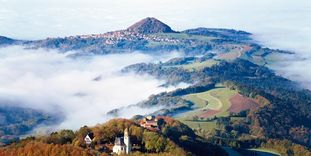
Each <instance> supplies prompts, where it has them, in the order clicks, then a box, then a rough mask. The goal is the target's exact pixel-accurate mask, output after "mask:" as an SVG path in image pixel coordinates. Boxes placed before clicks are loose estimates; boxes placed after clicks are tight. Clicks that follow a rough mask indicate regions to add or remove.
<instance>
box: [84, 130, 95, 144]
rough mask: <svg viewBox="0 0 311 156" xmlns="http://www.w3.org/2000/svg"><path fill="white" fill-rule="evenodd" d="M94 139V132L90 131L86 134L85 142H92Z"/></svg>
mask: <svg viewBox="0 0 311 156" xmlns="http://www.w3.org/2000/svg"><path fill="white" fill-rule="evenodd" d="M93 139H94V134H93V133H88V134H87V135H86V136H85V138H84V141H85V144H86V145H90V144H92V141H93Z"/></svg>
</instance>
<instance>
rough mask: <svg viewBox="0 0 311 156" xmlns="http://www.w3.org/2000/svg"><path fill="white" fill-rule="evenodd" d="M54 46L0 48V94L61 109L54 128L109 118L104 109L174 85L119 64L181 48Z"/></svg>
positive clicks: (36, 105)
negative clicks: (80, 53)
mask: <svg viewBox="0 0 311 156" xmlns="http://www.w3.org/2000/svg"><path fill="white" fill-rule="evenodd" d="M72 53H75V52H69V53H65V54H64V53H59V52H57V51H54V50H50V51H46V50H43V49H39V50H24V49H23V48H22V47H18V46H14V47H8V48H1V49H0V67H1V68H0V75H1V77H0V100H1V101H8V102H10V103H11V104H13V103H15V104H17V105H20V106H26V107H31V108H35V109H42V110H45V111H48V112H51V113H55V114H57V113H58V112H57V111H60V112H59V113H64V115H65V119H64V121H63V122H62V123H61V124H60V125H59V126H58V128H73V129H75V128H78V127H80V126H83V125H94V124H97V123H102V122H104V121H105V120H107V119H108V117H107V116H106V115H105V113H106V112H108V111H110V110H112V109H115V108H119V107H123V106H127V105H130V104H135V103H138V102H140V101H141V100H144V99H147V98H148V97H149V96H150V95H151V94H157V93H160V92H163V91H168V90H173V89H175V88H176V87H182V86H185V84H184V85H183V84H182V85H181V86H175V87H168V88H163V87H159V86H160V85H161V84H163V83H164V82H163V81H160V80H156V79H154V78H152V77H150V76H148V75H145V76H139V75H134V74H123V73H120V70H121V69H122V68H123V67H125V66H127V65H130V64H134V63H139V62H154V61H164V60H167V59H169V58H171V57H176V56H179V55H180V54H179V53H174V52H173V53H171V54H168V55H164V56H162V57H159V56H157V57H153V56H151V55H146V54H142V53H138V52H134V53H128V54H116V55H104V56H98V55H97V56H88V57H77V58H71V57H68V56H69V55H70V54H72ZM155 109H156V108H150V109H135V110H131V111H127V112H124V113H123V114H122V115H121V116H123V117H131V116H132V115H135V114H146V113H150V112H152V111H154V110H155Z"/></svg>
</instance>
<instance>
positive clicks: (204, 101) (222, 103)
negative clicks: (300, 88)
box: [182, 88, 238, 118]
mask: <svg viewBox="0 0 311 156" xmlns="http://www.w3.org/2000/svg"><path fill="white" fill-rule="evenodd" d="M237 93H238V92H237V91H234V90H230V89H228V88H215V89H212V90H209V91H206V92H202V93H196V94H188V95H186V96H184V97H183V98H184V99H186V100H189V101H191V102H193V103H194V104H195V106H196V109H195V110H193V111H189V112H187V113H185V114H183V115H182V116H184V117H188V118H189V117H190V116H193V115H199V114H200V113H203V112H204V111H205V110H206V109H211V110H219V111H220V112H219V113H217V114H216V116H218V117H219V116H228V115H229V112H228V109H229V108H230V106H231V103H230V101H229V100H230V98H231V97H232V96H234V95H236V94H237Z"/></svg>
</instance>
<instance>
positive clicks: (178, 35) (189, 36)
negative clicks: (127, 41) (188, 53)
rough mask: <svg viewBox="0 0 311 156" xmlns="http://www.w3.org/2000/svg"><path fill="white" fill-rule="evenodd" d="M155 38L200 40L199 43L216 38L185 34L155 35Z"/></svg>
mask: <svg viewBox="0 0 311 156" xmlns="http://www.w3.org/2000/svg"><path fill="white" fill-rule="evenodd" d="M155 35H156V36H160V37H163V38H174V39H188V40H189V39H192V40H200V41H211V40H213V39H217V38H216V37H211V36H204V35H189V34H185V33H157V34H155Z"/></svg>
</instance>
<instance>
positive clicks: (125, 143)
mask: <svg viewBox="0 0 311 156" xmlns="http://www.w3.org/2000/svg"><path fill="white" fill-rule="evenodd" d="M131 150H132V145H131V141H130V137H129V133H128V129H127V128H126V129H125V130H124V137H116V139H115V141H114V146H113V149H112V151H113V153H116V154H129V153H130V152H131Z"/></svg>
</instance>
